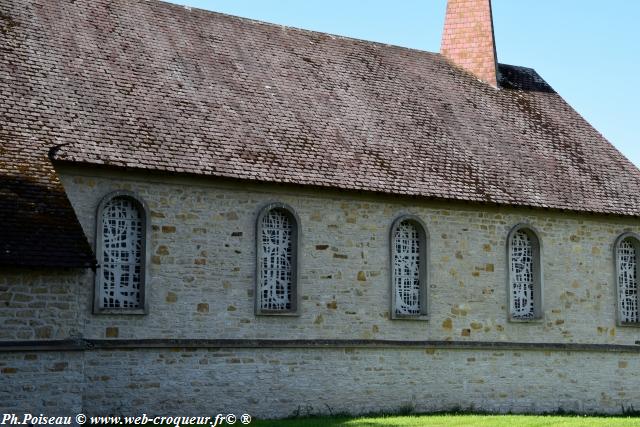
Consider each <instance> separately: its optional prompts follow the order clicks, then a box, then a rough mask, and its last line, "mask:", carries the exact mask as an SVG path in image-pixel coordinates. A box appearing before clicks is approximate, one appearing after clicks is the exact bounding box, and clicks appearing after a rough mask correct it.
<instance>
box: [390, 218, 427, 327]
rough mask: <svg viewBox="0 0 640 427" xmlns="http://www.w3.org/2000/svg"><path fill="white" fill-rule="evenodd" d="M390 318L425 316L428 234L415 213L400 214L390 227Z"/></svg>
mask: <svg viewBox="0 0 640 427" xmlns="http://www.w3.org/2000/svg"><path fill="white" fill-rule="evenodd" d="M390 246H391V247H390V249H391V250H390V253H391V257H390V258H391V269H390V271H391V318H392V319H412V320H427V319H428V302H429V299H428V295H427V293H428V289H429V286H428V285H429V277H428V273H429V268H428V265H429V235H428V233H427V227H426V226H425V225H424V223H423V222H422V221H421V220H420V218H418V217H416V216H414V215H402V216H400V217H398V218H397V219H396V220H395V221H394V222H393V224H392V226H391V233H390Z"/></svg>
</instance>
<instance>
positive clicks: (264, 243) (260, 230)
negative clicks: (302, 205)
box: [256, 203, 300, 314]
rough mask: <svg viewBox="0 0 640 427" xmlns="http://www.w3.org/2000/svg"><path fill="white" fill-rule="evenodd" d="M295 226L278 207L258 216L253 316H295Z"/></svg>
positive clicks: (292, 218) (288, 212) (281, 206)
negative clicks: (254, 310) (254, 313)
mask: <svg viewBox="0 0 640 427" xmlns="http://www.w3.org/2000/svg"><path fill="white" fill-rule="evenodd" d="M298 223H299V221H298V219H297V217H296V215H295V213H294V211H293V209H291V208H290V207H288V206H286V205H284V204H281V203H271V204H269V205H268V206H267V207H265V208H264V209H262V211H261V212H260V214H259V215H258V221H257V227H256V228H257V232H256V238H257V239H256V240H257V251H256V252H257V256H258V262H257V281H256V314H297V313H298V295H299V293H298V284H297V283H298V237H299V234H300V233H299V230H298Z"/></svg>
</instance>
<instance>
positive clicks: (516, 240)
mask: <svg viewBox="0 0 640 427" xmlns="http://www.w3.org/2000/svg"><path fill="white" fill-rule="evenodd" d="M534 256H535V251H534V243H533V241H532V239H531V237H530V236H529V235H528V234H527V233H526V232H525V231H524V230H518V231H516V232H515V233H513V235H512V237H511V254H510V258H511V316H512V318H514V319H520V320H528V319H533V318H534V317H535V304H536V303H537V302H536V301H535V289H534V288H535V285H536V283H535V277H534V268H535V262H536V260H535V259H534Z"/></svg>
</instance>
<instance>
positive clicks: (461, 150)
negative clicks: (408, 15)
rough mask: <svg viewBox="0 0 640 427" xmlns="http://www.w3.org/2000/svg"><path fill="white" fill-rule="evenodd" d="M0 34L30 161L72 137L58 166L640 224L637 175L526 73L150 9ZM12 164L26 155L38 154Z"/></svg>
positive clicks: (28, 19) (4, 84) (37, 12)
mask: <svg viewBox="0 0 640 427" xmlns="http://www.w3.org/2000/svg"><path fill="white" fill-rule="evenodd" d="M0 29H1V31H0V52H1V53H2V57H3V61H2V62H1V63H0V75H1V76H2V79H1V81H0V91H1V94H2V103H1V104H0V118H1V120H2V122H1V123H2V129H1V130H0V132H2V135H4V136H3V139H2V144H3V146H4V145H6V144H9V145H11V144H13V146H14V147H17V148H18V149H19V148H20V147H24V148H28V149H29V150H32V151H33V150H35V151H37V153H38V155H40V154H41V150H40V149H42V148H48V147H51V146H53V145H56V144H66V145H64V146H62V147H61V148H60V149H59V150H58V152H57V154H56V156H55V158H56V159H57V160H62V161H73V162H84V163H90V164H101V165H110V166H116V167H129V168H141V169H153V170H160V171H170V172H185V173H193V174H200V175H209V176H218V177H229V178H237V179H247V180H258V181H267V182H278V183H295V184H303V185H313V186H320V187H331V188H343V189H352V190H362V191H373V192H381V193H391V194H399V195H410V196H421V197H429V198H439V199H455V200H465V201H477V202H489V203H496V204H508V205H517V206H529V207H544V208H554V209H565V210H573V211H585V212H593V213H607V214H620V215H633V216H637V215H639V214H640V203H639V202H640V171H638V169H637V168H636V167H635V166H633V165H632V164H631V163H630V162H629V161H628V160H627V159H626V158H625V157H624V156H622V155H621V154H620V153H619V152H618V151H617V150H616V149H615V148H614V147H613V146H612V145H610V144H609V143H608V142H607V141H606V140H605V139H604V138H603V137H602V136H601V135H600V134H599V133H598V132H597V131H596V130H594V129H593V128H592V127H591V126H590V125H589V124H588V123H587V122H586V121H585V120H584V119H583V118H582V117H581V116H580V115H579V114H577V113H576V112H575V111H574V110H573V109H572V108H571V107H570V106H569V105H567V104H566V103H565V102H564V101H563V100H562V98H561V97H560V96H559V95H558V94H556V93H555V92H554V91H553V89H552V88H551V87H549V85H547V84H546V83H545V82H544V81H543V80H542V79H541V78H540V76H538V75H537V73H536V72H535V71H533V70H531V69H528V68H522V67H514V66H509V65H500V66H499V69H500V74H501V82H500V84H501V87H502V88H501V89H500V90H495V89H493V88H491V87H490V86H488V85H486V84H483V83H481V82H479V81H477V80H476V79H474V78H473V77H472V76H471V75H470V74H467V73H465V72H464V71H462V70H460V69H458V68H456V67H454V66H452V65H451V64H450V63H449V62H447V61H446V60H445V59H444V58H443V57H441V56H440V55H439V54H434V53H428V52H421V51H416V50H411V49H406V48H401V47H396V46H388V45H383V44H379V43H373V42H367V41H361V40H354V39H348V38H343V37H334V36H331V35H328V34H322V33H316V32H310V31H304V30H298V29H293V28H287V27H281V26H276V25H271V24H265V23H260V22H255V21H251V20H247V19H241V18H236V17H231V16H227V15H221V14H217V13H213V12H207V11H202V10H197V9H191V10H190V9H186V8H184V7H181V6H176V5H171V4H167V3H162V2H157V1H142V0H131V1H116V0H97V1H89V0H76V1H70V0H69V1H64V0H60V1H56V2H50V1H45V0H28V1H25V0H19V1H18V0H0ZM17 156H18V157H19V160H16V161H19V162H24V163H25V164H31V163H30V162H32V160H30V159H31V157H30V156H32V153H31V151H24V152H23V153H21V154H19V155H17ZM5 161H6V158H5ZM33 162H35V163H33V164H37V167H38V168H44V169H46V170H47V173H46V174H44V175H42V177H39V178H38V180H39V182H40V183H41V184H42V189H43V191H47V192H48V191H50V192H52V194H58V197H59V198H60V199H61V200H62V199H63V195H62V193H61V187H60V186H59V183H58V182H57V179H56V178H55V175H54V173H53V170H52V169H51V166H50V164H49V163H47V162H45V161H42V162H41V161H40V160H38V161H37V162H36V161H33ZM44 169H43V170H44ZM16 174H17V175H16V176H21V177H23V178H25V179H26V180H29V179H31V178H33V176H32V172H31V171H30V170H25V171H24V172H23V173H22V174H18V173H17V172H16ZM45 175H46V177H45ZM34 176H38V175H34ZM47 197H54V196H47ZM65 200H66V198H65ZM67 204H68V203H67ZM4 210H6V209H4V208H3V211H4ZM3 215H7V214H6V213H3ZM67 216H68V217H69V216H70V214H68V215H67Z"/></svg>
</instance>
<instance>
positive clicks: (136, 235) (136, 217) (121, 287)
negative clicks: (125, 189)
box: [99, 197, 144, 309]
mask: <svg viewBox="0 0 640 427" xmlns="http://www.w3.org/2000/svg"><path fill="white" fill-rule="evenodd" d="M143 227H144V219H143V213H142V212H141V210H140V208H139V207H138V206H137V204H136V203H135V202H134V201H133V200H131V199H130V198H127V197H115V198H113V199H111V200H109V201H108V202H107V203H106V204H105V205H104V207H103V210H102V247H101V252H102V259H101V265H100V270H99V271H100V273H99V274H101V278H102V280H101V283H100V289H99V292H100V307H101V308H103V309H138V308H141V307H142V263H143V256H144V255H143V253H142V252H143V238H144V230H143Z"/></svg>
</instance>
